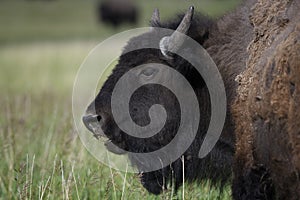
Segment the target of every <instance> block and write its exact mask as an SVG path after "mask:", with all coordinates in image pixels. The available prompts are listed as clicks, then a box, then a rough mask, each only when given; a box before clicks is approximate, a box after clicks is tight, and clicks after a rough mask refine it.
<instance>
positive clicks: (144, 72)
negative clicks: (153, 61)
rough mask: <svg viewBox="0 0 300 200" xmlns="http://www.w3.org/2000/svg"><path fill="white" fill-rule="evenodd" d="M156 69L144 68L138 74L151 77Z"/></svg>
mask: <svg viewBox="0 0 300 200" xmlns="http://www.w3.org/2000/svg"><path fill="white" fill-rule="evenodd" d="M157 71H158V70H157V69H155V68H150V67H149V68H146V69H143V70H142V71H141V73H140V75H142V76H144V77H147V78H151V77H152V76H154V75H155V74H156V73H157Z"/></svg>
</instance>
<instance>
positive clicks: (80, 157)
mask: <svg viewBox="0 0 300 200" xmlns="http://www.w3.org/2000/svg"><path fill="white" fill-rule="evenodd" d="M239 2H240V0H194V1H192V0H187V1H184V0H159V1H158V0H153V1H149V0H132V1H129V0H109V1H106V2H104V1H97V0H0V91H1V97H0V112H1V115H0V145H1V148H0V158H1V162H0V199H57V198H58V199H69V198H71V199H88V198H98V199H99V198H100V199H129V198H130V199H132V198H137V199H139V198H145V197H146V198H147V199H160V198H163V199H172V198H177V197H174V194H173V193H172V192H173V191H166V192H165V193H164V194H163V195H161V196H159V197H155V196H152V195H149V194H148V192H147V191H145V190H144V189H143V188H142V187H141V185H140V183H139V180H138V177H137V176H136V175H132V174H127V173H121V172H118V171H114V170H112V169H110V168H108V167H106V166H103V165H101V163H98V162H97V160H96V159H94V158H93V157H92V156H91V155H90V154H89V153H88V152H87V151H86V150H85V148H84V146H83V145H82V144H81V143H80V140H79V138H78V137H77V134H76V131H75V129H74V126H73V119H72V108H71V101H72V99H71V96H72V85H73V82H74V79H75V76H76V72H77V70H78V69H79V67H80V65H81V63H82V62H83V60H84V58H85V57H86V56H87V54H88V53H89V51H90V50H91V49H92V48H93V47H95V46H96V45H97V44H98V43H100V42H101V41H103V40H104V39H105V38H107V37H110V36H112V35H113V34H115V33H119V32H122V31H125V30H128V29H132V28H138V27H145V26H148V25H149V20H150V18H151V15H152V12H153V10H154V8H159V10H160V15H161V19H162V21H165V20H168V19H171V18H172V16H173V17H174V16H175V15H176V14H178V13H182V12H185V11H186V9H187V8H188V7H189V6H190V5H194V6H195V10H196V12H202V13H204V14H206V15H209V16H212V17H219V16H222V15H223V14H224V13H225V12H226V11H229V10H232V9H234V8H235V7H236V6H237V5H238V4H239ZM103 53H106V52H103ZM103 67H105V66H103ZM201 184H202V185H200V186H199V185H197V184H196V185H193V184H190V185H188V186H186V187H185V191H183V190H180V191H179V196H180V195H181V194H182V193H185V195H186V198H189V199H194V198H195V199H215V198H216V196H218V195H219V190H218V188H211V186H210V184H209V181H207V183H201ZM222 195H223V197H222V198H223V199H226V198H230V190H229V187H228V188H227V190H226V192H224V193H222Z"/></svg>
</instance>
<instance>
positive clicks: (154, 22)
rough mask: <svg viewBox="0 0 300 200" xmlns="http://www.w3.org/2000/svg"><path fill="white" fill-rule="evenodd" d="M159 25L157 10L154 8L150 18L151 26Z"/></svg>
mask: <svg viewBox="0 0 300 200" xmlns="http://www.w3.org/2000/svg"><path fill="white" fill-rule="evenodd" d="M159 23H160V17H159V10H158V9H157V8H155V9H154V11H153V14H152V17H151V24H152V26H155V25H157V24H159Z"/></svg>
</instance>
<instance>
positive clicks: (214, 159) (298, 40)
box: [84, 0, 300, 200]
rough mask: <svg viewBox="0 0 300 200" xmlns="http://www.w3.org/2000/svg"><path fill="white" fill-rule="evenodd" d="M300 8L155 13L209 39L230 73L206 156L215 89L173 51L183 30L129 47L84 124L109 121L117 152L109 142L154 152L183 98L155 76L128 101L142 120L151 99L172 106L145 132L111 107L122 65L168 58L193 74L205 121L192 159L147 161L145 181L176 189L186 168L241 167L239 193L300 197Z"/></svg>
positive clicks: (258, 3)
mask: <svg viewBox="0 0 300 200" xmlns="http://www.w3.org/2000/svg"><path fill="white" fill-rule="evenodd" d="M253 5H255V6H254V7H253ZM299 8H300V2H299V1H297V0H294V1H293V0H274V1H271V0H248V1H244V2H243V5H241V6H240V7H239V8H237V9H236V10H235V11H233V12H231V13H228V14H227V15H225V16H223V17H221V18H220V19H217V20H212V19H210V18H207V17H205V16H202V15H200V14H196V15H195V16H193V9H190V10H189V11H188V12H187V14H186V15H185V16H184V18H183V16H180V17H178V18H177V19H175V20H173V21H169V22H167V23H164V22H161V21H160V19H159V15H158V11H157V10H156V11H155V12H154V13H153V16H152V20H151V25H152V26H153V27H163V28H168V29H173V30H175V29H177V30H178V31H179V32H182V33H185V34H187V35H188V36H190V37H192V38H193V39H194V40H196V41H197V42H198V43H199V44H201V45H202V46H203V47H204V48H205V49H206V50H207V52H208V53H209V54H210V56H211V57H212V59H213V60H214V62H215V63H216V65H217V67H218V68H219V71H220V73H221V75H222V78H223V80H224V84H225V89H226V94H227V103H228V105H227V111H228V113H227V118H226V122H225V126H224V129H223V131H222V135H221V137H220V139H219V141H218V143H217V144H216V146H215V147H214V149H213V150H212V151H211V152H210V153H209V154H208V156H206V157H205V158H204V159H199V158H198V157H197V153H198V152H199V148H200V147H201V144H202V141H203V136H204V134H205V133H206V130H207V127H208V124H209V119H210V109H211V107H210V98H209V92H208V90H207V87H206V85H205V83H204V82H203V78H202V77H201V75H200V74H198V73H197V72H195V70H194V69H193V67H192V66H191V65H190V64H189V63H187V62H186V61H185V60H183V59H182V58H181V57H178V56H177V55H176V54H175V55H174V54H170V53H169V52H168V51H167V50H168V48H169V47H170V48H171V47H172V46H173V45H175V46H176V44H180V42H178V41H174V40H175V39H174V38H176V37H172V36H170V39H168V40H167V42H168V44H165V47H167V48H162V49H160V48H161V46H160V42H161V41H162V38H156V40H155V41H151V42H152V43H153V44H156V45H157V49H142V50H139V51H133V52H129V53H126V54H124V55H122V56H121V57H120V59H119V63H118V65H117V66H116V67H115V69H114V70H113V73H112V74H111V75H110V76H109V78H108V79H107V81H106V82H105V83H104V85H103V87H102V89H101V91H100V92H99V94H98V95H97V97H96V98H95V100H94V102H92V104H91V105H90V106H89V108H88V109H87V111H86V116H85V117H84V123H85V125H86V126H87V127H88V128H89V130H91V131H92V132H94V131H93V130H98V129H99V127H93V126H101V127H100V128H101V129H102V130H103V132H104V134H105V135H106V137H108V139H109V140H108V142H107V143H106V145H107V148H108V150H110V151H112V152H114V153H123V152H122V151H117V150H116V149H111V148H110V143H113V144H115V145H116V146H118V147H119V148H121V149H124V150H126V151H131V152H149V151H150V152H151V151H153V150H155V149H157V148H158V147H161V146H163V145H165V144H166V143H168V142H169V141H170V138H171V139H172V138H173V137H174V134H176V130H177V128H178V124H179V121H180V114H179V113H178V112H177V111H176V110H178V109H177V108H178V106H179V105H178V102H177V101H176V99H175V98H174V96H172V94H171V93H170V92H168V91H165V90H162V89H159V88H157V87H150V86H147V87H143V88H142V89H140V90H139V91H138V92H136V94H135V95H133V96H132V99H131V106H130V108H129V110H130V113H131V116H132V118H133V120H134V121H135V122H136V123H137V124H140V125H146V124H148V123H149V117H148V116H147V113H148V110H149V108H150V107H151V105H153V104H161V105H163V106H164V107H165V109H166V111H167V112H168V117H169V118H168V120H169V121H167V122H166V124H165V127H164V128H163V129H162V130H161V131H160V132H159V133H158V134H157V136H153V137H151V138H150V139H147V140H143V139H140V138H138V139H140V140H137V139H136V138H132V137H130V136H129V135H127V134H126V133H124V132H122V131H121V130H120V129H119V128H118V126H117V125H116V124H115V122H114V119H113V116H112V113H111V109H110V105H111V104H110V101H111V94H112V91H113V88H114V86H115V84H116V82H117V80H118V79H119V78H120V77H121V76H122V75H123V74H124V73H126V72H127V71H128V70H130V69H132V68H134V67H136V66H138V65H141V64H143V63H149V62H154V63H161V64H164V65H168V66H170V67H172V68H174V69H176V70H178V71H179V72H180V73H181V74H183V75H184V76H185V77H186V79H187V80H188V81H189V82H190V84H191V85H192V87H193V89H194V90H195V92H196V94H197V97H198V100H199V102H201V104H200V105H199V107H200V111H201V120H200V122H199V130H198V132H197V135H196V138H195V140H194V142H193V143H192V145H191V146H190V148H189V149H187V151H186V152H184V154H183V155H184V157H183V159H184V163H185V165H184V166H185V168H184V169H183V167H182V159H180V158H178V160H176V161H175V162H173V163H172V164H171V165H170V166H168V167H165V168H163V169H161V170H157V171H152V172H147V173H143V171H140V177H141V183H142V184H143V186H144V187H145V188H146V189H147V190H148V191H149V192H151V193H154V194H158V193H160V192H161V191H162V190H163V189H165V188H166V186H167V183H168V182H172V180H174V185H175V189H177V188H178V187H179V186H180V185H181V184H182V181H183V176H182V170H184V172H185V180H187V181H194V180H203V179H210V180H213V181H212V182H213V183H214V182H216V181H217V180H221V182H222V181H226V180H230V179H231V172H232V171H233V181H232V194H233V198H234V199H236V200H242V199H245V200H246V199H250V200H252V199H289V200H290V199H294V200H296V199H300V175H299V174H300V132H299V131H300V23H299V22H300V12H299ZM151 34H156V33H155V30H151V31H149V32H148V33H145V34H143V35H140V36H138V37H135V38H132V39H131V40H130V41H129V42H128V44H127V46H126V47H125V50H126V49H127V48H129V49H131V48H130V47H132V46H135V45H136V44H137V43H139V42H141V41H142V42H149V41H147V38H148V37H149V35H151ZM159 49H160V50H159ZM156 70H157V71H159V69H156ZM150 75H152V74H150ZM147 76H148V75H147ZM157 94H160V95H157ZM94 105H95V107H94ZM94 108H95V110H94ZM97 121H99V122H101V123H95V122H97ZM100 124H101V125H100ZM94 134H95V135H97V134H98V133H97V132H94ZM160 145H161V146H160ZM130 159H131V162H132V163H133V164H134V165H136V166H137V168H138V169H140V168H142V167H141V166H142V165H147V164H149V163H147V161H144V162H139V161H140V160H141V159H142V158H135V157H131V158H130ZM174 185H173V186H174Z"/></svg>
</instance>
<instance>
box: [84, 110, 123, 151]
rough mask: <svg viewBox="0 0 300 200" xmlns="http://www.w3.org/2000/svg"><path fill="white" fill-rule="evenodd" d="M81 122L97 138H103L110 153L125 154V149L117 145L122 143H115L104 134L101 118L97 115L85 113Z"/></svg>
mask: <svg viewBox="0 0 300 200" xmlns="http://www.w3.org/2000/svg"><path fill="white" fill-rule="evenodd" d="M82 121H83V124H84V125H85V126H86V128H87V129H88V130H89V131H90V132H91V133H92V134H93V136H94V137H95V138H96V139H97V140H103V141H104V145H105V147H106V149H107V150H108V151H110V152H112V153H115V154H118V155H121V154H125V153H126V151H125V150H123V149H122V148H120V147H119V146H123V144H121V143H120V144H115V143H114V142H113V141H112V140H111V139H109V138H108V137H107V135H106V134H104V131H103V128H102V126H103V125H102V124H101V118H100V117H99V115H85V116H83V117H82Z"/></svg>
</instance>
